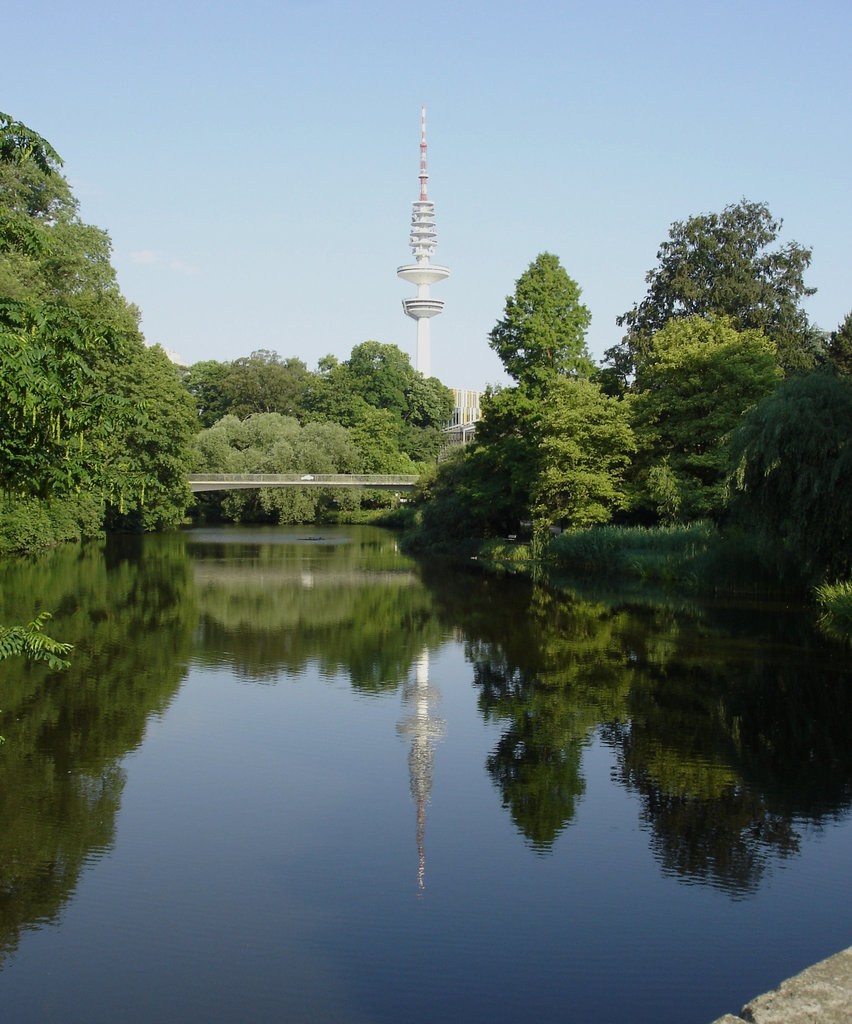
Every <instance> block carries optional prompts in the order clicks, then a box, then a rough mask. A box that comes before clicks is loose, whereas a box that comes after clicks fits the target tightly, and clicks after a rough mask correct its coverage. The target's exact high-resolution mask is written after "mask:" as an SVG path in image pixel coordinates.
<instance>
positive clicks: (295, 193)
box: [0, 0, 852, 387]
mask: <svg viewBox="0 0 852 1024" xmlns="http://www.w3.org/2000/svg"><path fill="white" fill-rule="evenodd" d="M3 33H4V39H5V45H4V48H3V61H2V67H0V76H2V83H3V87H2V92H1V93H0V101H1V102H0V110H3V111H5V112H7V113H9V114H11V115H12V116H13V117H16V118H18V119H19V120H22V121H24V122H25V123H26V124H28V125H29V126H30V127H32V128H34V129H36V130H37V131H39V132H40V133H41V134H42V135H44V136H45V137H46V138H48V139H49V140H50V141H51V142H52V143H53V145H54V146H55V148H56V149H57V150H58V151H59V153H60V154H61V155H62V157H63V159H64V160H65V172H66V174H67V175H68V177H69V180H70V181H71V183H72V185H73V187H74V190H75V194H76V195H77V197H78V199H79V200H80V203H81V215H82V217H83V219H84V220H85V221H87V222H89V223H93V224H96V225H98V226H99V227H102V228H104V229H106V230H107V231H108V232H109V234H110V235H111V237H112V240H113V245H114V250H115V251H114V261H113V262H114V264H115V266H116V269H117V271H118V276H119V283H120V285H121V288H122V291H123V292H124V294H125V295H126V296H127V298H128V299H130V300H131V301H133V302H135V303H136V304H137V305H138V306H139V307H140V309H141V310H142V327H143V330H144V332H145V336H146V338H147V340H148V341H149V342H150V343H155V342H159V343H160V344H162V345H163V346H164V347H165V348H168V349H172V350H174V351H176V352H178V353H180V355H181V356H183V358H184V359H185V360H186V361H188V362H195V361H196V360H200V359H222V360H224V359H233V358H237V357H238V356H241V355H248V354H249V353H250V352H251V351H252V350H253V349H258V348H268V349H275V350H276V351H278V352H279V353H280V354H281V355H282V356H298V357H300V358H301V359H304V360H305V362H306V363H307V364H308V366H309V367H311V368H313V367H315V366H316V362H317V359H318V358H320V357H321V356H323V355H324V354H326V353H329V352H330V353H333V354H334V355H336V356H337V357H338V358H341V359H343V358H346V357H347V356H348V354H349V352H350V351H351V349H352V347H353V346H354V345H356V344H358V343H360V342H362V341H365V340H367V339H376V340H378V341H381V342H392V343H394V344H397V345H399V346H400V348H402V349H403V350H404V351H406V352H408V353H409V354H410V355H411V357H412V360H413V356H414V336H415V324H414V321H413V320H409V319H408V318H407V317H405V316H404V315H403V313H402V308H401V300H402V298H403V297H404V296H406V295H408V294H409V292H410V290H411V286H410V285H406V284H405V283H404V282H403V281H400V280H398V279H397V277H396V268H397V266H399V265H400V264H403V263H406V262H409V261H410V259H411V253H410V249H409V248H408V229H409V219H410V213H411V203H412V201H413V200H414V199H415V198H416V197H417V188H418V181H417V171H418V161H419V151H418V144H419V141H420V105H421V103H425V104H426V107H427V130H428V142H429V173H430V180H429V196H430V198H431V199H433V200H434V201H435V205H436V215H437V226H438V249H437V252H436V255H435V261H436V262H439V263H443V264H446V265H447V266H449V267H450V270H451V275H452V276H451V277H450V278H449V279H448V280H447V281H445V282H443V283H442V284H440V285H437V286H436V287H435V288H434V290H433V294H434V295H435V296H436V297H440V298H443V299H444V300H445V302H446V306H445V310H444V312H443V313H442V314H441V316H439V317H438V318H436V319H435V320H433V321H432V369H433V373H435V374H436V376H438V377H440V378H441V379H442V380H443V381H444V382H445V383H446V384H451V385H456V386H460V387H483V386H484V385H485V384H486V383H488V382H499V381H503V380H505V378H504V377H503V374H502V368H501V366H500V363H499V361H498V360H497V358H496V356H495V355H494V354H493V353H492V352H491V350H490V349H489V348H488V341H487V335H488V332H489V330H490V329H491V328H492V327H493V325H494V323H495V322H496V320H497V319H499V317H500V316H501V314H502V310H503V305H504V302H505V298H506V296H507V295H508V294H509V293H511V292H512V290H513V288H514V282H515V280H516V279H517V278H518V276H519V275H520V274H521V273H522V272H523V271H524V270H525V269H526V267H527V266H528V265H529V263H530V262H531V261H532V260H533V259H534V258H535V256H536V255H537V254H538V253H539V252H542V251H544V250H548V251H550V252H554V253H556V254H557V255H558V256H559V258H560V259H561V261H562V264H563V265H564V267H565V268H566V270H567V271H568V273H569V274H570V275H571V276H572V277H573V278H574V279H575V280H576V281H577V282H578V283H579V284H580V286H581V288H582V289H583V298H584V301H585V302H586V304H587V305H588V306H589V308H590V310H591V312H592V326H591V329H590V331H589V335H588V343H589V347H590V349H591V351H592V354H593V355H594V356H595V357H596V358H598V359H599V358H600V357H601V356H602V354H603V351H604V349H606V348H607V347H609V346H610V345H612V344H614V343H616V342H617V341H618V340H619V338H620V336H621V332H620V330H619V329H618V328H617V327H616V325H615V317H616V316H617V315H618V314H619V313H622V312H624V311H625V310H627V309H629V308H630V307H631V306H632V305H633V303H634V302H636V301H639V300H640V299H641V298H642V296H643V294H644V289H645V285H644V276H645V273H646V272H647V271H648V270H649V269H650V268H651V267H652V266H654V264H655V262H656V252H657V248H658V246H659V244H660V243H661V242H662V241H663V240H664V239H665V238H666V236H667V233H668V229H669V226H670V224H671V223H672V221H675V220H683V219H685V218H687V217H689V216H691V215H693V214H698V213H701V212H710V211H719V210H721V209H722V208H723V207H724V206H725V205H726V204H728V203H735V202H738V201H739V200H740V199H742V198H743V197H745V198H747V199H749V200H753V201H765V202H767V203H768V204H769V207H770V210H771V212H772V213H773V214H774V215H775V216H776V217H780V218H783V220H784V229H783V235H782V241H791V240H795V241H797V242H800V243H802V244H803V245H807V246H810V247H812V248H813V261H812V264H811V268H810V271H809V273H808V276H807V281H808V283H809V284H811V285H813V286H815V287H816V288H817V289H818V292H817V294H816V296H814V297H813V298H812V299H810V300H808V306H807V308H808V311H809V313H810V315H811V318H812V319H813V320H814V321H815V322H816V323H817V324H818V325H819V326H820V327H822V328H823V329H826V330H831V329H833V328H835V327H837V325H838V323H839V322H840V321H841V320H842V318H843V317H844V316H845V315H846V313H848V312H849V311H850V309H852V244H850V243H852V224H851V223H850V222H852V199H851V198H850V177H852V172H851V171H850V168H852V152H850V150H852V141H850V140H852V134H850V117H852V71H850V67H852V65H850V61H849V46H850V41H852V4H850V3H849V0H810V2H808V3H804V2H798V0H790V2H787V3H778V2H777V0H776V2H772V3H769V2H766V0H736V2H734V0H715V2H714V3H712V4H706V5H702V4H697V3H695V2H694V0H677V2H675V0H670V2H657V0H649V2H642V0H633V2H628V0H598V2H597V3H595V4H589V3H583V4H581V3H574V2H572V3H559V2H558V0H557V2H554V0H548V2H542V0H527V2H526V3H524V4H521V3H519V2H517V0H513V2H511V3H509V2H505V0H493V2H491V3H488V4H479V3H464V2H463V0H461V2H460V0H455V2H445V0H435V2H430V3H423V4H414V3H400V2H393V3H391V2H386V0H379V2H370V0H362V2H360V3H356V2H341V0H327V2H326V0H274V2H273V0H242V2H240V3H237V2H236V0H233V2H222V0H206V2H205V3H196V2H191V0H170V2H168V3H165V2H161V0H148V2H146V3H128V2H121V0H98V2H94V0H78V2H77V3H74V4H69V3H66V2H64V0H54V2H50V0H30V2H29V3H28V4H13V5H10V6H9V7H8V9H7V10H6V11H5V13H4V19H3Z"/></svg>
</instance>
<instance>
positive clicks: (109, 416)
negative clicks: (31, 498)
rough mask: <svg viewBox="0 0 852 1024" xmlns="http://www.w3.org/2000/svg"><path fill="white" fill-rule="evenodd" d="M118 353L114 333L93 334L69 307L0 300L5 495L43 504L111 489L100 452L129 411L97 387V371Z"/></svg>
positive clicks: (0, 471)
mask: <svg viewBox="0 0 852 1024" xmlns="http://www.w3.org/2000/svg"><path fill="white" fill-rule="evenodd" d="M125 350H126V343H125V342H124V341H123V339H122V338H121V337H120V336H119V335H118V334H117V333H116V332H114V331H110V330H99V327H98V325H96V324H93V323H92V321H91V320H90V319H89V318H87V317H84V316H81V315H80V314H79V313H78V312H77V311H76V310H74V309H71V308H68V307H64V306H59V305H53V304H46V303H39V304H36V303H27V302H19V301H4V300H0V378H2V380H3V392H4V393H3V405H4V410H3V411H4V429H3V431H2V434H0V486H2V488H3V489H4V490H5V491H7V492H9V493H12V494H23V495H27V494H32V495H36V496H38V497H40V498H48V497H49V496H51V495H52V494H54V493H62V492H63V491H70V490H75V489H89V490H92V489H94V490H102V489H103V488H104V487H107V488H109V487H110V486H112V483H113V482H112V481H109V480H107V478H106V474H105V468H104V466H103V463H102V458H101V456H102V451H103V446H104V445H105V444H106V443H107V440H108V438H109V436H110V435H111V433H112V432H113V431H114V430H115V429H116V428H117V427H118V426H119V425H120V424H122V423H124V422H126V421H127V419H128V418H129V417H131V416H132V415H133V410H131V409H130V408H129V404H128V402H127V401H126V400H125V399H124V397H123V396H121V395H116V394H113V393H110V392H109V391H107V390H105V389H104V388H103V387H102V385H101V382H100V381H99V380H98V375H97V366H98V363H99V362H102V361H103V360H104V358H105V357H106V358H110V359H115V360H119V359H120V358H121V357H122V355H123V354H124V352H125ZM119 485H121V484H120V482H119Z"/></svg>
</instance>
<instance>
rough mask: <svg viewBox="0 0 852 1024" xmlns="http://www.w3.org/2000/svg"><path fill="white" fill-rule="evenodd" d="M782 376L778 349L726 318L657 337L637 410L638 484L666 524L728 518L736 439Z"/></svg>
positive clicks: (643, 366)
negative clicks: (730, 447) (731, 444)
mask: <svg viewBox="0 0 852 1024" xmlns="http://www.w3.org/2000/svg"><path fill="white" fill-rule="evenodd" d="M779 375H780V374H779V371H778V370H777V368H776V366H775V349H774V346H773V345H772V343H771V342H770V341H769V340H768V339H767V338H766V337H765V336H764V335H763V334H762V333H761V332H760V331H755V330H751V331H737V330H735V329H734V327H733V326H732V325H731V323H730V321H729V320H727V319H726V318H718V319H705V318H704V317H701V316H693V317H690V318H688V319H682V320H670V321H669V322H668V324H667V325H666V326H665V327H664V328H663V329H662V330H660V331H657V333H656V334H655V335H654V336H653V338H652V339H651V344H650V347H649V350H648V353H647V355H646V357H645V359H644V360H643V361H642V362H641V363H640V364H639V368H638V370H637V374H636V384H635V390H636V394H635V396H633V397H632V402H631V406H632V418H633V426H634V430H635V432H636V440H637V444H638V447H639V451H638V454H637V458H636V460H635V473H634V483H637V482H638V483H639V486H640V489H641V490H642V491H644V492H645V493H646V494H647V495H648V496H649V497H650V499H651V501H652V502H653V503H654V505H655V506H656V510H657V511H658V512H660V513H661V514H663V515H664V518H671V519H682V520H686V521H688V520H690V519H696V518H701V517H703V516H717V515H719V514H720V513H721V511H722V508H723V506H724V499H725V492H724V482H725V475H726V468H727V457H726V451H727V448H726V446H727V440H728V435H729V434H730V432H731V431H732V430H733V429H734V428H735V427H736V426H737V425H738V424H739V422H740V420H741V418H742V416H743V414H744V413H746V412H747V411H748V410H749V409H750V408H752V407H753V406H754V405H756V404H757V403H758V402H759V401H760V400H761V399H762V398H764V397H765V396H766V395H767V394H769V392H770V391H772V389H773V388H774V387H775V386H776V384H777V382H778V379H779ZM637 477H638V481H637Z"/></svg>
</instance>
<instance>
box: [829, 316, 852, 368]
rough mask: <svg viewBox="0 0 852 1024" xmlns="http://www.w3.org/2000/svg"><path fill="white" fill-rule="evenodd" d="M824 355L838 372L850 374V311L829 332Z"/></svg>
mask: <svg viewBox="0 0 852 1024" xmlns="http://www.w3.org/2000/svg"><path fill="white" fill-rule="evenodd" d="M826 355H827V357H828V361H829V362H830V363H831V364H832V365H833V366H834V368H835V369H836V370H837V372H838V373H844V374H847V375H848V374H852V312H850V313H847V314H846V316H845V317H844V318H843V323H842V324H841V325H840V326H839V327H838V328H837V330H836V331H832V332H831V336H830V337H829V340H828V349H827V352H826Z"/></svg>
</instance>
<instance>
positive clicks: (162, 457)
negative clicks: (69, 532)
mask: <svg viewBox="0 0 852 1024" xmlns="http://www.w3.org/2000/svg"><path fill="white" fill-rule="evenodd" d="M98 376H99V383H100V385H101V386H103V387H104V388H105V389H106V390H107V391H108V392H113V391H114V392H116V393H118V394H120V395H122V396H123V398H124V400H125V401H126V402H127V403H129V405H130V407H131V408H133V409H136V410H139V412H138V413H137V415H135V416H134V417H133V418H132V419H130V420H129V422H128V423H127V424H126V426H125V428H124V429H123V430H121V431H115V432H113V433H112V434H111V435H110V438H109V440H108V441H107V442H106V443H105V445H104V446H103V447H102V448H101V450H100V452H99V457H100V458H101V459H102V460H103V462H104V465H105V466H106V467H107V468H108V469H110V470H114V471H115V472H114V473H113V476H114V478H115V479H116V480H118V481H120V482H121V481H127V482H126V483H123V486H122V489H121V490H120V491H119V493H118V494H115V493H113V494H112V496H111V501H110V507H109V509H108V514H107V526H108V527H110V528H112V529H117V528H121V529H142V530H156V529H162V528H164V527H170V526H177V525H179V524H180V523H181V522H182V520H183V518H184V516H185V514H186V509H187V507H188V505H189V504H190V503H191V501H192V494H191V492H190V490H189V484H188V483H187V479H186V475H187V473H188V472H189V470H190V468H191V465H192V440H193V438H194V437H195V433H196V430H197V425H198V424H197V419H196V411H195V407H194V405H193V402H192V399H191V398H190V396H189V395H188V394H187V392H186V390H185V389H184V387H183V386H182V384H181V381H180V379H179V370H178V368H177V367H176V366H175V365H174V364H173V363H172V362H171V361H170V360H169V358H168V356H167V355H166V354H165V352H164V351H163V350H162V349H161V348H160V347H159V346H154V347H152V348H149V347H147V346H145V345H143V344H142V342H141V341H140V340H138V339H134V343H131V344H129V345H128V347H127V351H126V352H125V353H124V354H123V356H122V358H121V359H120V360H118V361H116V362H113V363H112V364H111V365H104V366H102V367H101V368H100V371H99V374H98Z"/></svg>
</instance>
